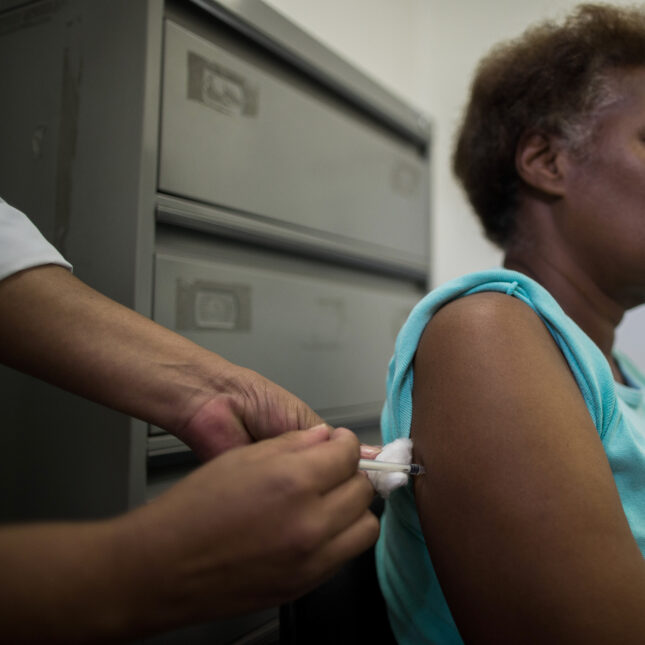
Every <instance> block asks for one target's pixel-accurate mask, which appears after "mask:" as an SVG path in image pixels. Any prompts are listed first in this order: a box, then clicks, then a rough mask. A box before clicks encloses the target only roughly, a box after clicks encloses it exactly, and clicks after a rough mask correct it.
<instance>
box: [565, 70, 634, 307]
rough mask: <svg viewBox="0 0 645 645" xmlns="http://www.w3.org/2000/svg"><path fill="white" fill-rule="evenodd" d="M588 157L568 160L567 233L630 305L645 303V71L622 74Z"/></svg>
mask: <svg viewBox="0 0 645 645" xmlns="http://www.w3.org/2000/svg"><path fill="white" fill-rule="evenodd" d="M612 87H614V89H615V90H616V92H615V95H616V97H617V98H616V100H615V101H614V102H612V103H611V104H610V105H608V106H607V107H605V108H604V109H603V110H602V112H601V113H600V115H599V117H598V120H597V121H596V124H595V128H594V130H595V131H594V136H593V140H592V143H591V144H590V149H589V151H588V154H586V155H585V156H584V158H583V159H578V158H576V157H575V156H574V155H571V156H567V171H568V172H567V179H566V181H567V192H566V197H565V199H566V217H565V218H564V220H563V223H562V225H563V232H564V233H565V235H567V239H568V240H569V242H570V246H571V249H572V252H573V253H575V254H576V256H577V257H578V259H579V260H580V261H581V262H582V263H583V264H584V265H585V269H586V270H588V271H592V272H595V273H597V274H598V273H602V276H601V284H603V286H605V287H606V288H607V289H610V290H612V291H613V292H614V293H613V295H614V296H615V297H619V298H620V299H621V300H622V301H623V304H624V305H625V306H629V307H632V306H635V305H637V304H640V303H641V302H645V67H643V68H637V69H634V70H630V71H621V72H617V73H616V75H615V76H614V77H613V78H612Z"/></svg>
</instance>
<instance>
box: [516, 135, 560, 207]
mask: <svg viewBox="0 0 645 645" xmlns="http://www.w3.org/2000/svg"><path fill="white" fill-rule="evenodd" d="M515 167H516V169H517V173H518V175H519V176H520V177H521V178H522V180H523V181H524V182H525V183H526V184H528V185H529V186H532V187H533V188H535V189H537V190H540V191H542V192H544V193H546V194H548V195H551V196H553V197H560V196H562V195H563V194H564V169H565V164H564V158H563V147H562V145H561V143H560V141H559V140H558V139H557V138H556V137H554V136H552V135H547V134H544V133H542V132H535V131H532V132H531V131H529V132H525V133H524V134H523V135H522V136H521V137H520V140H519V143H518V144H517V150H516V152H515Z"/></svg>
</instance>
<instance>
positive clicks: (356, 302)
mask: <svg viewBox="0 0 645 645" xmlns="http://www.w3.org/2000/svg"><path fill="white" fill-rule="evenodd" d="M421 295H422V293H421V292H420V290H418V289H416V288H415V287H413V286H411V285H410V284H408V283H406V282H399V281H397V280H393V279H389V278H377V277H374V276H370V275H367V274H362V273H360V272H355V271H352V270H347V269H338V268H335V267H330V266H325V265H323V264H318V263H315V262H309V261H307V260H299V259H294V258H291V257H286V256H281V255H279V254H275V253H271V252H267V251H259V250H256V249H254V250H252V251H251V250H249V249H247V248H245V247H244V246H242V245H239V246H238V245H232V244H231V243H230V242H227V243H226V244H223V243H220V242H214V241H213V240H212V239H208V240H201V239H199V236H197V235H192V234H186V233H182V232H178V233H177V234H176V235H174V234H173V235H170V236H168V237H166V236H165V235H163V233H161V232H160V235H159V239H158V248H157V254H156V268H155V296H154V319H155V320H156V321H157V322H159V323H161V324H162V325H164V326H166V327H169V328H171V329H175V330H176V331H178V332H179V333H181V334H182V335H184V336H186V337H188V338H190V339H191V340H193V341H194V342H196V343H198V344H199V345H202V346H203V347H206V348H208V349H210V350H212V351H214V352H217V353H218V354H220V355H221V356H224V357H225V358H227V359H228V360H230V361H232V362H234V363H237V364H239V365H243V366H245V367H249V368H251V369H254V370H256V371H258V372H259V373H260V374H263V375H264V376H266V377H267V378H269V379H271V380H273V381H275V382H276V383H279V384H280V385H282V386H283V387H285V388H286V389H288V390H290V391H291V392H293V393H295V394H296V395H298V396H299V397H301V398H302V399H303V400H305V401H306V402H307V403H308V404H309V405H311V406H312V407H313V408H314V409H316V410H317V411H318V412H319V413H320V414H321V415H322V416H324V417H325V418H327V419H328V420H329V421H330V422H333V421H334V420H340V419H342V421H343V423H346V424H349V423H351V422H352V421H356V422H361V421H365V420H374V419H375V418H378V416H379V414H380V409H381V406H382V403H383V397H384V391H385V374H386V369H387V365H388V362H389V359H390V357H391V355H392V350H393V346H394V339H395V337H396V334H397V332H398V329H399V328H400V326H401V324H402V323H403V321H404V320H405V317H406V316H407V314H408V312H409V311H410V309H411V308H412V307H413V306H414V304H415V303H416V302H417V300H418V299H419V297H420V296H421Z"/></svg>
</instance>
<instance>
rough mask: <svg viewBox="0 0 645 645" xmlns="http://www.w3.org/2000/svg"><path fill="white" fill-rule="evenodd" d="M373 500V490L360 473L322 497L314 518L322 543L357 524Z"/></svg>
mask: <svg viewBox="0 0 645 645" xmlns="http://www.w3.org/2000/svg"><path fill="white" fill-rule="evenodd" d="M373 499H374V488H373V487H372V484H371V483H370V482H369V480H368V479H367V478H366V477H364V476H363V474H362V473H356V474H355V475H354V476H353V477H352V478H351V479H348V480H347V481H345V482H343V483H342V484H340V485H339V486H337V487H336V488H333V489H332V490H330V491H329V492H327V493H326V494H325V495H323V496H322V498H321V499H320V504H319V510H318V512H317V513H316V516H315V517H316V521H317V522H318V523H319V527H318V528H319V531H320V535H321V537H322V539H323V541H328V540H330V539H332V538H333V537H334V536H336V535H338V534H340V533H342V532H343V531H345V530H346V529H347V528H348V527H349V526H351V525H352V524H354V523H355V522H357V521H358V520H359V518H360V517H361V516H362V515H363V514H364V513H365V511H366V510H367V509H368V507H369V505H370V503H371V502H372V500H373Z"/></svg>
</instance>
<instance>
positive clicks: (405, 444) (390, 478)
mask: <svg viewBox="0 0 645 645" xmlns="http://www.w3.org/2000/svg"><path fill="white" fill-rule="evenodd" d="M376 461H390V462H392V463H395V464H409V463H411V461H412V439H395V440H394V441H392V442H391V443H388V444H386V445H385V446H383V450H381V452H380V454H379V456H378V457H377V458H376ZM366 472H367V476H368V478H369V480H370V482H372V486H374V488H375V489H376V492H377V493H378V494H379V495H380V496H381V497H383V498H384V499H387V498H388V497H389V496H390V493H391V492H392V491H393V490H395V489H396V488H400V487H401V486H405V485H406V484H407V483H408V475H407V473H387V472H382V471H378V470H368V471H366Z"/></svg>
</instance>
